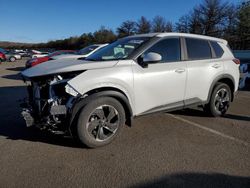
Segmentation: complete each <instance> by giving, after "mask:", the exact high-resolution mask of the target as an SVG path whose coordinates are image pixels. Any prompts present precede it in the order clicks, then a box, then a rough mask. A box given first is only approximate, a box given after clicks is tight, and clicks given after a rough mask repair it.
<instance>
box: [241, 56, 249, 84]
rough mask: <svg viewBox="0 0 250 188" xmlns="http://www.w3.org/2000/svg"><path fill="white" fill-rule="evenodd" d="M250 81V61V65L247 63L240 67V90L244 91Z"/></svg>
mask: <svg viewBox="0 0 250 188" xmlns="http://www.w3.org/2000/svg"><path fill="white" fill-rule="evenodd" d="M249 81H250V59H249V60H248V63H247V62H245V63H244V64H241V65H240V83H239V88H240V89H244V88H245V87H246V86H247V85H248V84H250V83H249Z"/></svg>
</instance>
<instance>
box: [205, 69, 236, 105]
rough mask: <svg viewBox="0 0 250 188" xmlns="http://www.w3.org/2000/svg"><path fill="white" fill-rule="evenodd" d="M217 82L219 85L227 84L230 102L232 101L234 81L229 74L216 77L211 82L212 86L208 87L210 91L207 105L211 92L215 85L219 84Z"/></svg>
mask: <svg viewBox="0 0 250 188" xmlns="http://www.w3.org/2000/svg"><path fill="white" fill-rule="evenodd" d="M219 82H220V83H225V84H227V85H228V86H229V87H230V90H231V96H232V99H231V102H232V101H233V100H234V91H235V81H234V78H233V77H232V76H231V75H229V74H225V75H221V76H218V77H217V78H216V79H214V81H213V82H212V85H211V86H210V89H209V94H208V99H207V103H208V102H209V101H210V98H211V95H212V92H213V90H214V88H215V86H216V84H217V83H219Z"/></svg>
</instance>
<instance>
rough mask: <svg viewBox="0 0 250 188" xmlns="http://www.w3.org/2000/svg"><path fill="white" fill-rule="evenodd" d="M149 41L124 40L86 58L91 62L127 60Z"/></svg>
mask: <svg viewBox="0 0 250 188" xmlns="http://www.w3.org/2000/svg"><path fill="white" fill-rule="evenodd" d="M147 40H149V37H132V38H123V39H120V40H117V41H116V42H114V43H112V44H110V45H108V46H106V47H105V48H103V49H101V50H99V51H97V52H95V53H94V54H92V55H90V56H89V57H87V58H86V60H90V61H108V60H119V59H126V58H127V57H128V56H129V55H130V54H132V52H134V51H135V50H136V49H137V48H138V47H139V46H141V45H142V44H143V43H145V42H146V41H147Z"/></svg>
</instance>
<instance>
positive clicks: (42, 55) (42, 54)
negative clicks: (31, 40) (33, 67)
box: [31, 52, 49, 59]
mask: <svg viewBox="0 0 250 188" xmlns="http://www.w3.org/2000/svg"><path fill="white" fill-rule="evenodd" d="M47 55H49V52H41V53H37V54H33V55H32V56H31V58H32V59H33V58H39V57H45V56H47Z"/></svg>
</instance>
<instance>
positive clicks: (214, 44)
mask: <svg viewBox="0 0 250 188" xmlns="http://www.w3.org/2000/svg"><path fill="white" fill-rule="evenodd" d="M210 44H211V46H212V48H213V50H214V53H215V56H216V58H220V57H222V55H223V54H224V50H223V49H222V48H221V47H220V45H219V44H218V43H217V42H215V41H210Z"/></svg>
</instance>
